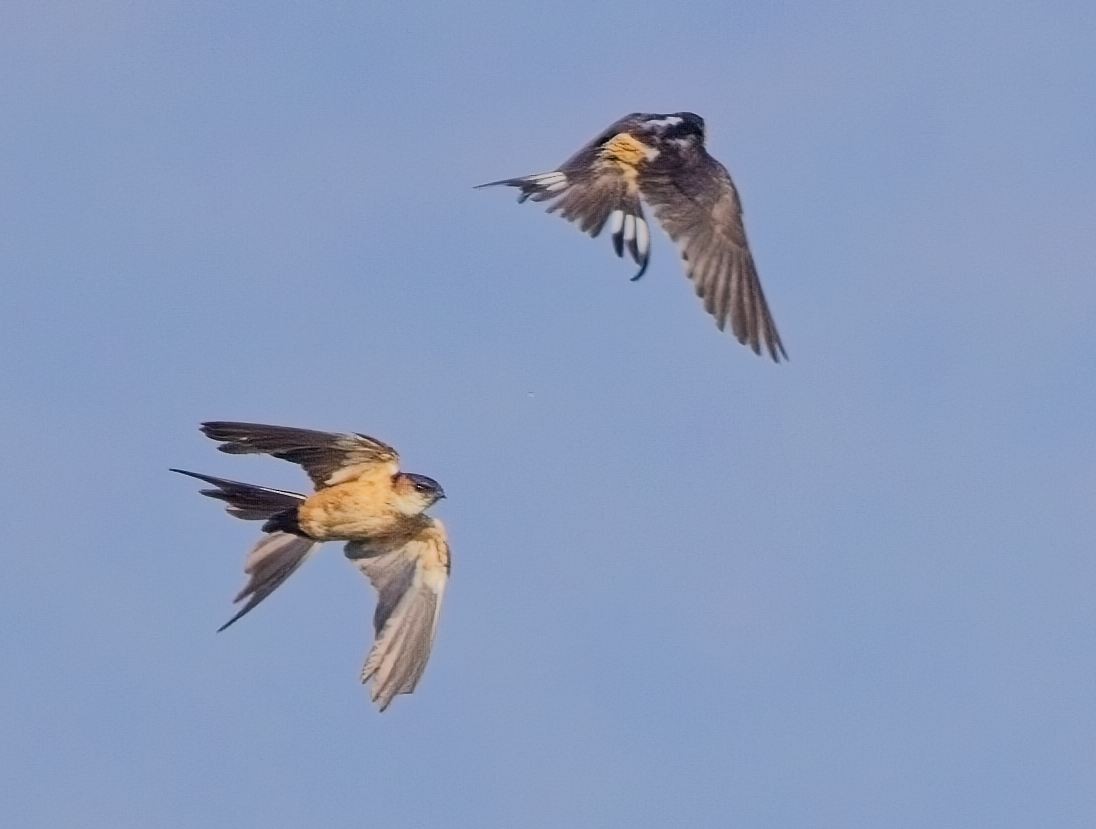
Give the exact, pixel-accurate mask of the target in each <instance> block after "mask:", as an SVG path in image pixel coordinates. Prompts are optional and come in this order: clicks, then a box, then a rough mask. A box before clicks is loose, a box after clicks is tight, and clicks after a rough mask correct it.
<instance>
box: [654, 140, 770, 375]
mask: <svg viewBox="0 0 1096 829" xmlns="http://www.w3.org/2000/svg"><path fill="white" fill-rule="evenodd" d="M682 162H683V163H681V164H679V165H676V164H675V165H667V166H663V165H662V164H656V165H652V166H651V167H650V168H648V169H646V170H644V171H643V172H642V173H641V175H640V179H639V187H640V191H641V192H642V194H643V198H644V199H646V201H647V204H648V205H650V207H651V209H652V210H653V211H654V214H655V216H656V217H657V218H658V221H659V222H660V223H661V224H662V226H663V228H665V229H666V232H667V233H668V234H669V235H670V238H672V239H673V240H674V241H675V242H676V243H677V245H678V247H679V249H680V250H681V255H682V258H683V259H684V260H685V268H686V272H687V273H688V275H689V279H691V280H692V281H693V285H694V286H695V288H696V293H697V295H698V296H699V297H700V298H701V299H703V300H704V309H705V310H706V311H707V312H708V313H709V314H711V315H712V316H713V317H715V322H716V325H717V326H719V330H720V331H722V330H723V329H724V327H725V326H726V324H727V321H728V320H730V323H731V331H732V332H733V333H734V336H735V338H736V339H737V340H738V341H739V342H740V343H742V344H743V345H748V346H749V347H750V348H751V349H753V351H754V353H755V354H760V353H761V347H762V346H764V347H765V348H766V349H767V350H768V352H769V355H770V356H771V357H772V358H773V360H774V361H775V362H780V360H781V358H783V359H785V360H786V359H787V358H788V355H787V352H785V351H784V345H783V343H781V341H780V334H779V333H778V332H777V330H776V323H775V322H774V321H773V318H772V314H771V313H770V311H769V306H768V303H766V301H765V294H764V293H763V292H762V290H761V282H760V280H759V279H758V276H757V268H756V267H755V266H754V261H753V256H752V255H751V254H750V248H749V244H748V243H747V241H746V228H745V226H744V225H743V222H742V205H741V202H740V201H739V198H738V192H737V190H735V186H734V183H733V182H732V181H731V177H730V175H729V174H728V173H727V170H726V169H725V168H724V167H723V165H722V164H720V163H719V162H718V161H716V160H715V159H714V158H712V157H711V156H710V155H708V153H707V152H706V151H704V150H703V149H700V151H699V153H697V154H695V155H691V156H687V157H684V158H682Z"/></svg>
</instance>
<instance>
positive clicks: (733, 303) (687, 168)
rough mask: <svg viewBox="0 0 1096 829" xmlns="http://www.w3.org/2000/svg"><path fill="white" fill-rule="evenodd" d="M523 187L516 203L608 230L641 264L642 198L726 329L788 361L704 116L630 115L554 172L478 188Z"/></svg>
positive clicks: (593, 231) (645, 251) (591, 230)
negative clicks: (709, 144)
mask: <svg viewBox="0 0 1096 829" xmlns="http://www.w3.org/2000/svg"><path fill="white" fill-rule="evenodd" d="M500 185H506V186H510V187H516V188H518V189H519V190H521V193H520V195H519V196H518V202H519V203H522V202H525V201H526V200H528V199H531V200H532V201H535V202H542V201H547V202H550V204H549V205H548V207H547V211H548V212H549V213H554V212H557V211H558V212H559V214H560V216H562V217H563V218H564V219H566V220H568V221H570V222H574V223H576V224H577V225H578V227H579V228H580V229H581V230H582V231H583V232H584V233H588V234H589V235H590V236H592V237H597V236H598V235H599V234H600V233H601V231H602V230H604V229H605V227H606V226H608V227H609V232H610V234H611V236H612V241H613V249H614V250H615V251H616V254H617V256H619V257H623V256H624V252H625V250H627V251H628V254H629V255H630V256H631V258H632V259H633V261H634V262H635V263H636V264H637V265H638V266H639V272H638V273H636V275H635V276H633V277H632V281H633V282H634V281H636V280H638V279H639V278H640V277H642V276H643V274H644V273H645V272H646V270H647V265H648V263H649V262H650V247H651V234H650V229H649V228H648V226H647V220H646V219H645V218H644V214H643V202H646V203H647V204H648V206H650V208H651V209H652V210H653V211H654V214H655V216H656V217H657V218H658V221H659V223H660V224H661V225H662V227H663V229H664V230H665V231H666V233H667V234H668V235H669V236H670V238H671V239H672V240H673V241H674V242H675V243H677V245H678V248H679V251H680V253H681V256H682V259H683V260H684V265H685V270H686V273H687V275H688V277H689V279H691V280H692V282H693V286H694V288H695V289H696V293H697V295H698V296H699V297H700V298H701V299H702V300H703V302H704V309H705V310H706V311H707V312H708V313H709V314H711V315H712V316H713V317H714V318H715V322H716V325H717V326H718V328H719V330H720V331H722V330H724V328H725V327H726V325H727V322H728V321H729V322H730V324H731V331H732V333H733V334H734V336H735V338H736V339H737V340H738V342H740V343H742V344H743V345H746V346H748V347H749V348H750V349H752V350H753V352H754V353H755V354H761V349H762V346H764V348H765V349H766V350H767V351H768V354H769V356H770V357H771V358H772V359H773V361H774V362H777V363H779V362H780V360H781V359H782V358H783V359H784V360H787V359H788V354H787V351H785V349H784V344H783V343H782V342H781V340H780V334H779V333H778V332H777V330H776V323H775V322H774V321H773V317H772V313H771V312H770V311H769V306H768V303H767V302H766V301H765V294H764V293H763V292H762V290H761V282H760V280H759V279H758V275H757V268H756V266H755V265H754V260H753V255H752V254H751V253H750V246H749V244H748V242H747V240H746V229H745V225H744V224H743V220H742V202H741V200H740V199H739V197H738V191H737V189H736V188H735V186H734V182H733V181H731V176H730V174H729V173H728V172H727V168H726V167H724V166H723V165H722V164H720V163H719V161H717V160H716V159H715V158H713V157H712V156H711V155H709V154H708V151H707V149H706V147H705V126H704V119H703V118H701V117H700V116H699V115H697V114H696V113H693V112H675V113H671V114H657V113H646V112H633V113H632V114H630V115H625V116H624V117H623V118H620V119H619V120H617V121H615V122H613V123H612V124H611V125H610V126H608V127H607V128H606V129H605V130H603V131H602V132H601V134H600V135H598V136H597V137H596V138H594V139H593V140H592V141H590V142H589V143H588V144H586V146H584V147H583V148H582V149H580V150H579V151H578V152H577V153H575V154H574V155H573V156H571V157H570V158H569V159H567V161H565V162H564V163H563V164H561V165H560V166H559V167H558V168H556V169H555V170H550V171H548V172H545V173H535V174H533V175H529V176H519V177H517V178H507V179H500V180H499V181H491V182H487V183H486V184H480V185H477V186H476V189H479V188H483V187H496V186H500Z"/></svg>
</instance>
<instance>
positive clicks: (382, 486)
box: [171, 420, 450, 711]
mask: <svg viewBox="0 0 1096 829" xmlns="http://www.w3.org/2000/svg"><path fill="white" fill-rule="evenodd" d="M201 431H202V432H203V433H204V434H205V435H206V436H207V437H209V438H212V439H213V440H215V441H217V442H219V443H220V446H219V447H218V449H220V451H222V452H226V453H228V454H230V455H249V454H262V455H272V456H273V457H275V458H280V459H282V460H286V461H290V462H291V463H295V464H299V465H300V466H301V467H302V468H303V469H304V471H305V472H306V473H307V474H308V476H309V478H311V480H312V484H313V489H314V491H313V492H312V494H310V495H303V494H301V493H298V492H290V491H287V490H281V489H272V488H270V487H265V486H256V485H254V484H246V483H241V482H239V481H233V480H229V479H227V478H218V477H216V476H213V475H205V474H202V473H199V472H188V471H187V470H184V469H172V470H171V471H172V472H178V473H180V474H182V475H187V476H189V477H191V478H197V479H198V480H199V481H203V482H204V483H207V484H210V485H211V487H212V488H211V489H202V490H201V494H202V495H207V496H209V497H210V498H215V499H217V500H219V501H224V502H225V503H226V504H227V506H226V508H225V509H226V511H227V512H228V513H229V514H230V515H233V516H235V517H237V518H242V519H244V520H248V521H262V522H263V525H262V531H263V536H262V537H261V538H260V539H259V541H258V542H257V543H256V544H255V546H254V547H253V548H252V549H251V551H250V552H249V553H248V555H247V559H246V561H245V564H244V572H245V574H246V575H247V576H248V581H247V584H245V585H244V588H243V589H242V590H241V591H240V592H239V594H237V596H236V598H235V599H234V603H237V604H238V603H239V602H241V601H244V600H245V599H246V603H245V604H244V606H243V607H242V608H241V609H240V610H239V611H238V612H237V613H236V614H235V615H234V616H233V617H232V618H231V619H229V620H228V621H227V622H225V623H224V624H223V625H222V626H221V627H220V628H219V629H218V632H220V631H223V630H224V629H225V628H227V627H229V626H230V625H232V624H234V623H235V622H237V621H238V620H239V619H241V618H242V617H243V616H245V615H246V614H248V613H249V612H250V611H251V610H252V609H254V608H255V607H256V606H257V605H258V604H259V603H260V602H262V601H263V599H265V598H266V597H267V596H269V595H270V594H271V593H272V592H274V590H275V589H277V588H278V587H279V586H280V585H281V584H282V583H283V582H284V581H285V580H286V579H288V578H289V577H290V576H291V575H293V573H294V572H296V570H297V568H299V567H300V566H301V565H302V564H303V563H304V562H305V560H306V559H308V558H309V556H310V555H311V554H312V553H313V551H314V549H315V547H316V546H317V545H318V544H321V543H323V542H325V541H344V542H346V545H345V547H344V552H345V555H346V557H347V558H348V559H350V561H351V562H352V563H353V564H354V565H355V566H356V567H357V568H358V569H359V570H361V572H362V574H363V575H365V577H366V578H368V579H369V581H370V582H371V583H372V585H373V587H374V588H375V589H376V591H377V594H378V597H377V605H376V610H375V612H374V614H373V627H374V632H375V638H374V642H373V645H372V648H371V649H370V651H369V654H368V656H367V657H366V660H365V666H364V667H363V668H362V673H361V681H362V683H363V684H364V683H369V682H371V683H372V686H371V697H372V700H373V702H374V703H376V704H377V706H378V707H379V709H380V710H381V711H384V710H385V709H386V708H388V706H389V704H391V702H392V700H393V698H394V697H395V696H396V695H398V694H410V693H411V692H412V691H414V690H415V687H416V685H418V682H419V679H420V678H421V677H422V674H423V671H424V670H425V668H426V663H427V660H428V659H429V657H430V650H431V647H432V645H433V642H434V636H435V632H436V630H437V624H438V613H439V611H440V609H441V602H442V597H443V595H444V593H445V587H446V584H447V583H448V580H449V569H450V558H449V541H448V536H447V534H446V531H445V527H444V526H443V525H442V523H441V521H439V520H438V519H436V518H433V517H431V516H428V515H427V514H426V510H428V509H429V508H430V507H431V506H433V505H434V504H435V503H436V502H437V501H439V500H440V499H442V498H444V497H445V491H444V490H443V489H442V487H441V485H440V484H439V483H438V482H437V481H435V480H434V479H433V478H430V477H427V476H426V475H418V474H413V473H408V472H401V471H400V469H399V455H398V454H397V453H396V450H395V449H393V448H392V447H391V446H389V445H388V444H386V443H382V442H381V441H379V440H377V439H375V438H372V437H369V436H368V435H363V434H359V433H354V434H342V433H336V432H321V431H315V430H312V429H296V428H292V427H287V426H271V425H267V424H262V423H241V422H235V421H219V420H218V421H209V422H206V423H203V424H201Z"/></svg>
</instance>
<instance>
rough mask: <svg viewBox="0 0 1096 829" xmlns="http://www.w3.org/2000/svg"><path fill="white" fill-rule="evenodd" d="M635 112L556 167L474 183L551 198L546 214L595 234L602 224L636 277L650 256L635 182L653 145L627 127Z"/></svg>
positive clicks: (526, 196)
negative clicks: (632, 264)
mask: <svg viewBox="0 0 1096 829" xmlns="http://www.w3.org/2000/svg"><path fill="white" fill-rule="evenodd" d="M634 117H635V116H626V117H625V118H622V119H620V120H619V121H617V122H616V123H614V124H613V125H612V126H610V127H609V128H608V129H607V130H606V131H605V132H603V133H602V134H601V135H599V136H598V137H597V138H595V139H594V140H593V141H591V142H590V143H589V144H587V145H586V146H585V147H583V148H582V149H581V150H579V151H578V152H577V153H575V155H573V156H572V157H571V158H569V159H568V160H567V161H566V162H564V163H563V164H562V165H561V166H560V168H559V169H558V170H552V171H550V172H547V173H536V174H534V175H531V176H521V177H519V178H508V179H502V180H501V181H492V182H489V183H487V184H481V185H479V187H493V186H496V185H500V184H503V185H508V186H510V187H517V188H519V189H520V190H521V195H520V196H518V202H519V203H520V202H524V201H526V200H527V199H532V200H533V201H538V202H539V201H552V200H554V201H552V204H551V205H549V207H548V212H549V213H556V212H558V213H559V215H560V216H561V217H563V218H564V219H566V220H567V221H569V222H573V223H575V224H576V225H578V227H579V229H580V230H582V232H583V233H588V234H589V235H590V236H592V237H597V236H598V235H599V234H600V233H601V231H602V230H603V229H604V228H605V226H606V225H608V226H609V231H610V233H611V234H612V238H613V249H614V250H615V251H616V254H617V256H620V257H623V256H624V250H625V248H627V250H628V253H629V254H630V255H631V257H632V259H633V260H634V261H635V263H636V264H637V265H639V272H638V273H637V274H636V275H635V276H634V277H633V279H639V277H641V276H642V275H643V272H644V271H646V270H647V263H648V261H649V260H650V250H651V234H650V229H649V228H648V227H647V221H646V219H644V217H643V206H642V205H641V203H640V194H639V187H638V178H637V176H638V173H639V170H640V169H642V167H643V166H644V165H645V164H646V163H647V162H648V160H649V159H651V158H653V157H654V156H656V155H657V152H656V151H655V150H654V148H652V147H650V146H649V145H647V144H644V143H643V142H642V141H639V140H638V139H636V138H635V137H634V136H633V135H631V134H630V133H629V132H628V128H629V125H631V124H632V123H633V120H634Z"/></svg>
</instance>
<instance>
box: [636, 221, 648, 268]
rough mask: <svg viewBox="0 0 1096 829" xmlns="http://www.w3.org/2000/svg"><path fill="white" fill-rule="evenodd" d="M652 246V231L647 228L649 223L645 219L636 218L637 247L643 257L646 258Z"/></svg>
mask: <svg viewBox="0 0 1096 829" xmlns="http://www.w3.org/2000/svg"><path fill="white" fill-rule="evenodd" d="M650 247H651V231H650V230H648V229H647V223H646V222H645V221H643V219H640V218H638V217H637V218H636V248H637V249H638V250H639V256H640V258H641V259H643V258H646V256H647V251H648V250H649V249H650Z"/></svg>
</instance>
